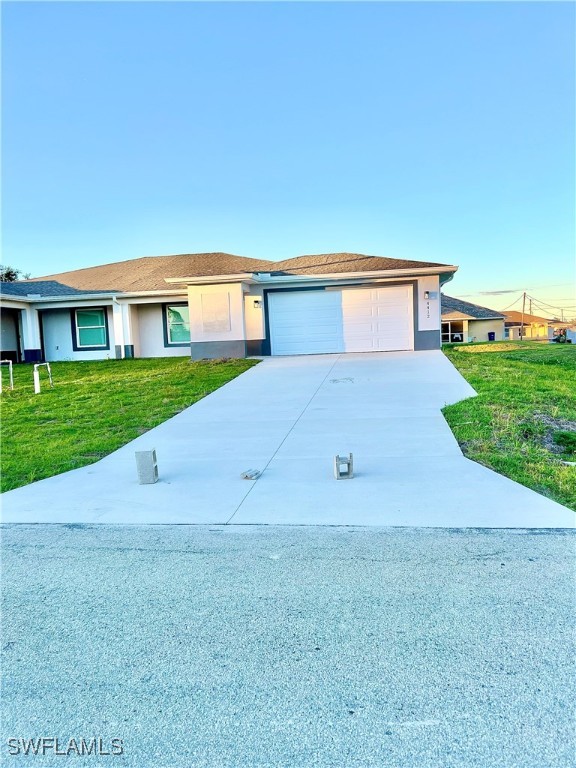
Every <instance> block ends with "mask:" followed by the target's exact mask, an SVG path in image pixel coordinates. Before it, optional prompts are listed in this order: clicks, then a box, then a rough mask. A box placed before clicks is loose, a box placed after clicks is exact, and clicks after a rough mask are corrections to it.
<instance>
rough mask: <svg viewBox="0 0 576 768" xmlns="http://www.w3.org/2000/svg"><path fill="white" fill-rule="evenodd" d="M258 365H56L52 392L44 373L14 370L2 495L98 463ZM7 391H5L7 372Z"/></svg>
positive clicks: (5, 397)
mask: <svg viewBox="0 0 576 768" xmlns="http://www.w3.org/2000/svg"><path fill="white" fill-rule="evenodd" d="M253 365H256V361H254V360H208V361H202V362H194V363H193V362H191V361H190V359H189V358H180V357H179V358H156V359H145V360H144V359H138V360H101V361H95V362H78V363H51V364H50V367H51V369H52V377H53V380H54V388H53V389H50V387H49V384H48V378H47V375H46V374H45V373H44V371H45V369H40V373H41V380H42V391H41V393H40V394H39V395H35V394H34V386H33V381H32V370H33V367H32V365H15V366H14V390H13V391H10V390H8V389H4V392H3V394H2V396H1V403H2V433H1V437H2V440H1V444H0V445H1V459H2V475H1V490H2V491H3V492H4V491H8V490H10V489H12V488H18V487H19V486H21V485H26V484H27V483H31V482H33V481H35V480H41V479H43V478H45V477H51V476H52V475H57V474H59V473H60V472H66V471H67V470H69V469H76V468H77V467H83V466H85V465H86V464H92V463H93V462H94V461H98V459H101V458H102V457H103V456H106V455H107V454H108V453H111V452H112V451H115V450H116V449H117V448H120V446H122V445H124V444H125V443H127V442H129V441H130V440H133V439H134V438H135V437H138V436H139V435H141V434H143V433H144V432H146V431H148V430H149V429H151V428H152V427H155V426H157V425H158V424H160V423H162V422H163V421H166V419H169V418H170V417H171V416H174V415H175V414H177V413H179V412H180V411H182V410H183V409H184V408H187V407H188V406H189V405H192V403H195V402H196V401H197V400H200V398H202V397H204V396H205V395H207V394H209V393H210V392H213V391H214V390H215V389H218V387H221V386H222V385H223V384H226V382H228V381H230V380H231V379H233V378H235V377H236V376H238V374H240V373H243V372H244V371H246V370H248V368H250V367H252V366H253ZM2 374H3V381H4V386H5V387H6V386H7V383H8V370H7V366H5V367H4V366H3V371H2Z"/></svg>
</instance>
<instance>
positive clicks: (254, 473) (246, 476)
mask: <svg viewBox="0 0 576 768" xmlns="http://www.w3.org/2000/svg"><path fill="white" fill-rule="evenodd" d="M261 474H262V473H261V472H260V470H259V469H247V470H246V471H245V472H242V475H241V477H242V479H243V480H257V479H258V478H259V477H260V475H261Z"/></svg>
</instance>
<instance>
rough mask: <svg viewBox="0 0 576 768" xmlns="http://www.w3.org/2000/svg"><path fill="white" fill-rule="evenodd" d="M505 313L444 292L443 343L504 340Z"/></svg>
mask: <svg viewBox="0 0 576 768" xmlns="http://www.w3.org/2000/svg"><path fill="white" fill-rule="evenodd" d="M504 319H505V317H504V315H503V314H502V313H501V312H496V311H495V310H494V309H488V307H481V306H479V305H478V304H471V303H470V302H469V301H462V300H461V299H454V298H452V297H451V296H445V295H444V294H442V343H443V344H453V343H460V342H461V343H465V342H469V341H502V340H503V339H504Z"/></svg>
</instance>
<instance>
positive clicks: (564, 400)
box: [443, 341, 576, 510]
mask: <svg viewBox="0 0 576 768" xmlns="http://www.w3.org/2000/svg"><path fill="white" fill-rule="evenodd" d="M443 349H444V353H445V354H446V355H447V356H448V358H449V359H450V360H451V361H452V363H453V364H454V365H455V366H456V368H458V370H459V371H460V373H461V374H462V375H463V376H464V377H465V378H466V379H467V381H469V382H470V384H471V385H472V386H473V387H474V389H475V390H476V391H477V392H478V397H476V398H471V399H469V400H465V401H463V402H461V403H457V404H456V405H451V406H449V407H447V408H445V409H444V411H443V413H444V416H445V417H446V419H447V421H448V423H449V425H450V427H451V429H452V431H453V432H454V434H455V436H456V438H457V440H458V442H459V444H460V446H461V448H462V450H463V452H464V454H465V455H466V456H467V457H468V458H470V459H473V460H474V461H477V462H479V463H480V464H484V465H485V466H486V467H490V468H491V469H494V470H496V471H497V472H500V473H501V474H502V475H506V477H510V478H512V480H516V481H517V482H519V483H522V484H523V485H526V486H528V487H529V488H532V489H533V490H535V491H538V493H542V494H543V495H545V496H548V497H550V498H551V499H554V500H555V501H558V502H560V503H561V504H565V505H566V506H567V507H570V508H571V509H574V510H576V466H566V465H565V464H563V463H562V461H574V462H576V346H574V345H571V344H546V343H541V342H530V341H523V342H503V343H492V344H465V345H447V346H445V347H444V348H443Z"/></svg>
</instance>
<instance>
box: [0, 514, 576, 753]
mask: <svg viewBox="0 0 576 768" xmlns="http://www.w3.org/2000/svg"><path fill="white" fill-rule="evenodd" d="M2 534H3V546H2V599H3V605H2V620H3V633H2V651H3V653H2V669H3V697H2V706H3V713H2V714H3V722H2V742H1V753H0V754H1V758H2V761H1V762H2V765H5V766H22V765H30V766H62V765H69V764H73V765H90V766H96V765H98V766H115V765H118V766H138V768H148V767H150V768H164V767H166V768H172V766H174V767H176V766H177V767H178V768H180V767H181V768H197V767H198V768H200V767H202V768H228V767H229V768H264V767H266V768H268V767H269V766H270V767H271V766H286V767H294V768H296V767H297V768H312V767H314V766H322V767H324V766H335V767H336V768H345V767H347V766H354V767H356V766H357V767H359V768H360V767H362V768H364V767H365V766H379V767H382V768H385V767H388V766H389V767H390V768H429V767H432V766H433V767H434V768H439V767H442V768H452V767H453V766H454V767H455V766H458V767H459V768H460V767H462V768H475V767H476V766H478V767H482V768H486V767H487V766H490V768H512V767H514V768H548V767H552V766H559V767H561V768H568V767H569V766H574V765H576V762H575V760H574V754H575V751H574V747H575V739H574V728H573V723H572V707H573V702H574V693H575V686H574V682H575V668H574V653H573V646H572V643H571V641H572V630H573V623H574V575H575V570H574V541H575V539H574V536H573V535H571V534H570V533H569V532H565V531H562V530H521V529H515V530H490V529H478V530H474V529H463V530H449V529H411V528H345V527H342V528H330V527H324V528H314V527H306V528H290V527H287V528H285V527H254V526H238V527H228V528H210V527H205V526H149V527H109V526H93V527H89V526H87V527H86V526H75V525H50V526H44V525H21V526H7V527H5V528H4V529H3V532H2ZM42 737H44V738H45V739H48V738H57V739H58V749H59V750H60V751H62V750H65V749H66V748H67V747H68V746H69V745H70V744H71V742H70V739H75V740H76V741H75V742H74V744H77V745H80V744H81V739H82V738H84V739H85V740H86V743H89V742H90V739H91V738H96V739H98V738H101V739H102V742H101V743H100V744H97V748H98V749H99V750H100V751H104V752H105V751H112V749H111V746H112V741H111V740H112V739H120V740H122V743H121V745H120V746H121V748H122V750H123V752H122V754H120V755H113V754H111V755H101V756H98V755H95V754H91V755H89V756H88V755H86V756H85V757H83V758H80V757H79V756H78V755H75V754H74V747H73V746H72V747H71V749H72V752H71V754H70V757H69V759H68V760H67V759H66V758H65V757H62V756H61V755H58V756H57V755H54V750H53V747H50V742H49V741H48V742H43V744H42V746H41V747H40V752H41V751H42V747H43V748H44V751H45V754H44V755H42V754H38V755H36V756H33V755H31V754H29V755H28V756H24V755H23V754H22V753H21V752H22V748H23V745H22V742H21V741H19V740H21V739H30V738H34V739H39V738H42ZM8 739H13V740H14V741H12V742H10V744H9V742H8ZM36 744H37V743H36ZM115 744H116V750H119V749H120V746H119V742H115ZM10 745H11V746H10ZM16 746H17V747H18V750H19V751H20V753H19V754H17V755H13V756H11V755H10V752H11V751H12V752H14V751H15V749H16ZM28 746H30V745H28Z"/></svg>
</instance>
